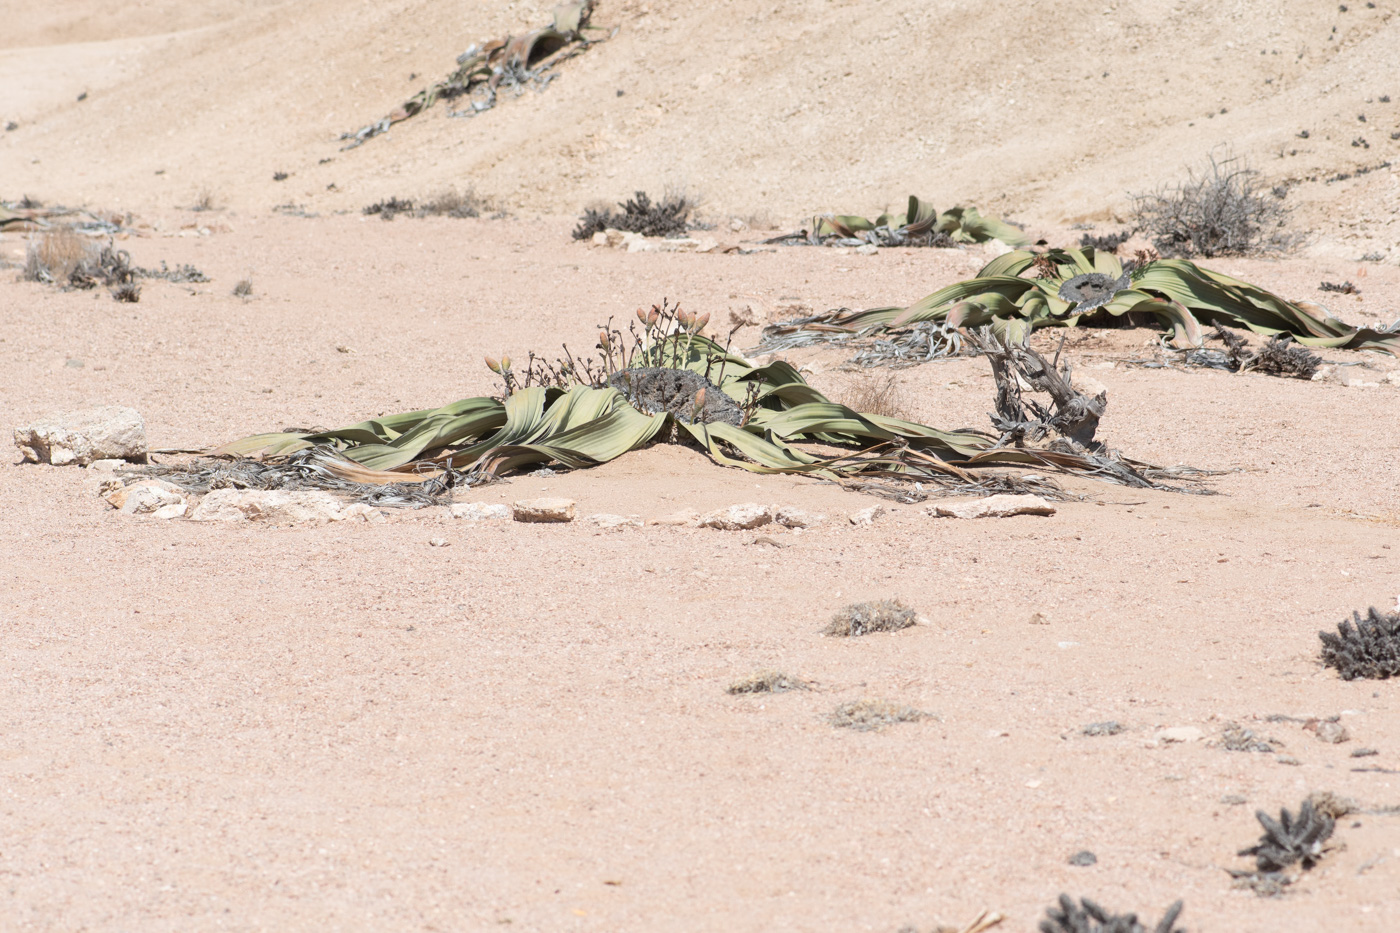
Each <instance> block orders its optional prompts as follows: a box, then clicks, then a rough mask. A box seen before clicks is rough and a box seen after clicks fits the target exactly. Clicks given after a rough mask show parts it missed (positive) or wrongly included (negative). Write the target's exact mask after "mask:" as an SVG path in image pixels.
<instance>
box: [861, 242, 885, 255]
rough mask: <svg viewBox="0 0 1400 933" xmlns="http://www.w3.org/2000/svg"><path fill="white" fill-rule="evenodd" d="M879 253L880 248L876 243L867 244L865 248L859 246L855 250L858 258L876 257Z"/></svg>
mask: <svg viewBox="0 0 1400 933" xmlns="http://www.w3.org/2000/svg"><path fill="white" fill-rule="evenodd" d="M879 251H880V247H878V246H876V245H875V244H874V243H866V244H865V245H864V246H857V247H856V249H855V252H856V255H858V256H874V255H875V254H876V253H878V252H879Z"/></svg>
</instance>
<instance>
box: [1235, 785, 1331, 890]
mask: <svg viewBox="0 0 1400 933" xmlns="http://www.w3.org/2000/svg"><path fill="white" fill-rule="evenodd" d="M1254 815H1255V817H1256V818H1257V819H1258V820H1259V824H1260V825H1261V826H1263V827H1264V835H1263V836H1260V837H1259V842H1258V843H1257V844H1255V845H1252V846H1250V847H1249V848H1248V849H1241V850H1240V853H1239V854H1240V855H1252V856H1254V862H1255V865H1256V866H1257V867H1258V869H1259V871H1261V872H1281V871H1283V870H1284V869H1286V868H1288V867H1289V866H1291V865H1293V864H1295V863H1296V864H1299V865H1301V866H1302V867H1303V868H1304V869H1305V870H1306V869H1309V868H1312V867H1313V866H1314V865H1316V864H1317V863H1318V860H1319V859H1321V858H1322V854H1323V849H1322V844H1323V843H1324V842H1326V841H1327V840H1328V838H1329V837H1330V836H1331V835H1332V830H1333V828H1334V827H1335V826H1336V823H1335V821H1333V819H1332V817H1330V816H1328V815H1327V814H1325V813H1320V812H1318V810H1317V809H1316V808H1315V807H1314V806H1313V803H1312V801H1311V800H1304V801H1303V805H1302V806H1301V807H1299V808H1298V815H1297V816H1294V815H1293V814H1292V813H1289V812H1288V809H1287V808H1286V807H1285V808H1284V809H1283V810H1281V811H1280V812H1279V818H1278V819H1277V820H1275V819H1274V818H1273V817H1271V816H1269V814H1267V813H1265V812H1264V811H1263V810H1259V811H1257V812H1256V813H1255V814H1254Z"/></svg>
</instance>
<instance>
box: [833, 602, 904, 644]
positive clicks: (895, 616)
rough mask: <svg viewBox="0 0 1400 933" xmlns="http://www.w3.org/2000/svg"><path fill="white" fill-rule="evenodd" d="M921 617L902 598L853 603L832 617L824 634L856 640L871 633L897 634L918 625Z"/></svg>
mask: <svg viewBox="0 0 1400 933" xmlns="http://www.w3.org/2000/svg"><path fill="white" fill-rule="evenodd" d="M918 615H919V614H918V613H917V612H916V611H914V610H913V609H911V608H909V607H908V606H906V605H905V604H904V603H903V602H902V601H901V600H900V599H899V598H898V597H896V598H895V599H876V600H871V601H869V602H863V603H851V604H850V605H849V606H847V607H845V608H844V609H842V610H841V611H840V612H838V613H836V614H835V615H834V616H832V617H831V621H830V622H828V623H827V624H826V628H824V629H822V634H823V635H834V636H837V637H839V638H853V637H856V636H859V635H869V634H870V633H871V632H897V631H899V630H900V629H906V628H909V627H910V626H911V625H917V624H918V621H917V620H918Z"/></svg>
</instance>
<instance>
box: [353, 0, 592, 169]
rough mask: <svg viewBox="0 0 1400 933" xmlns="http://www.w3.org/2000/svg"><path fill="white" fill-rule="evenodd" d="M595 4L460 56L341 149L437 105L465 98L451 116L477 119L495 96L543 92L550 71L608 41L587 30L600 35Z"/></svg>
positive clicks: (580, 2)
mask: <svg viewBox="0 0 1400 933" xmlns="http://www.w3.org/2000/svg"><path fill="white" fill-rule="evenodd" d="M592 14H593V0H576V2H572V3H564V4H561V5H560V6H557V7H555V8H554V22H553V23H552V24H551V25H549V26H546V27H544V28H543V29H536V30H534V31H533V32H527V33H525V35H523V36H507V37H505V38H504V39H492V40H491V41H489V42H483V43H480V44H477V45H473V46H471V47H470V48H469V49H467V50H466V51H465V52H463V53H462V54H461V55H458V56H457V70H456V71H453V72H452V73H451V74H449V75H448V76H447V77H446V78H444V79H443V80H442V81H439V82H438V83H437V84H434V85H433V86H432V87H429V88H427V89H425V90H422V91H419V92H418V93H417V94H415V95H414V96H413V97H411V98H409V99H408V100H406V101H404V102H403V103H402V104H400V105H399V106H398V107H395V108H394V109H393V111H392V112H390V113H389V114H388V116H386V117H384V118H382V119H380V120H377V121H376V122H374V123H371V124H369V125H368V126H363V127H360V128H359V129H358V130H354V131H351V132H348V133H342V134H341V135H340V138H341V139H342V140H346V141H347V142H346V145H344V146H342V147H341V148H342V149H353V148H355V147H356V146H359V145H362V144H363V143H364V142H365V141H366V140H368V139H372V138H374V137H375V136H378V135H380V134H382V133H387V132H389V127H391V126H393V125H394V124H395V123H399V122H401V121H403V120H407V119H408V118H409V117H412V116H415V115H416V114H419V113H421V112H423V111H424V110H427V109H428V108H429V107H431V106H432V105H433V104H435V103H437V101H438V100H447V101H453V100H456V99H457V98H459V97H465V98H467V100H466V102H465V104H464V106H462V107H461V108H460V109H458V110H453V111H449V112H448V116H452V117H470V116H475V115H476V114H478V113H481V112H483V111H486V110H490V109H491V108H492V107H494V106H496V98H497V93H498V92H499V91H504V90H514V91H515V93H516V94H517V95H519V94H523V93H524V92H525V88H526V87H529V86H531V85H533V86H534V87H535V88H537V89H539V90H543V89H544V88H545V87H548V85H549V82H550V81H552V80H553V79H554V78H555V75H554V74H553V73H552V70H553V69H554V68H555V66H557V65H559V64H560V63H562V62H565V61H567V60H568V59H570V58H573V57H574V56H575V55H578V54H580V53H582V52H585V51H587V50H588V49H589V48H590V47H591V46H592V45H594V44H595V43H597V42H600V41H602V39H603V38H605V37H602V36H600V37H598V38H595V39H589V38H587V37H586V36H585V35H584V31H585V30H596V29H597V28H598V27H595V26H591V25H590V24H589V22H588V20H589V17H590V16H591V15H592Z"/></svg>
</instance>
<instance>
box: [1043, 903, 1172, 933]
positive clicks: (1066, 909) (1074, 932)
mask: <svg viewBox="0 0 1400 933" xmlns="http://www.w3.org/2000/svg"><path fill="white" fill-rule="evenodd" d="M1182 907H1183V904H1182V902H1181V901H1177V902H1176V903H1175V904H1172V905H1171V906H1170V907H1168V908H1167V912H1166V914H1164V915H1163V917H1162V919H1161V921H1160V922H1159V923H1158V924H1157V925H1156V926H1155V927H1152V929H1151V931H1149V930H1148V928H1147V927H1145V926H1143V924H1142V923H1141V921H1139V920H1138V918H1137V914H1114V913H1110V912H1108V911H1107V910H1105V909H1104V908H1102V907H1100V906H1099V905H1098V904H1097V903H1095V902H1094V901H1091V900H1089V899H1088V898H1087V897H1085V898H1081V899H1080V901H1079V903H1078V904H1076V903H1075V902H1074V898H1072V897H1070V896H1069V895H1068V894H1061V895H1060V902H1059V904H1057V905H1056V906H1054V907H1050V908H1048V909H1047V910H1046V911H1045V919H1044V920H1042V921H1040V933H1185V931H1184V930H1183V929H1182V928H1180V927H1178V926H1177V925H1176V918H1177V917H1180V916H1181V910H1182Z"/></svg>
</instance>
